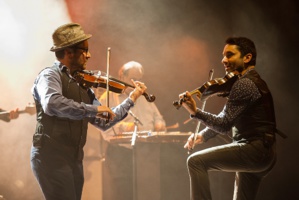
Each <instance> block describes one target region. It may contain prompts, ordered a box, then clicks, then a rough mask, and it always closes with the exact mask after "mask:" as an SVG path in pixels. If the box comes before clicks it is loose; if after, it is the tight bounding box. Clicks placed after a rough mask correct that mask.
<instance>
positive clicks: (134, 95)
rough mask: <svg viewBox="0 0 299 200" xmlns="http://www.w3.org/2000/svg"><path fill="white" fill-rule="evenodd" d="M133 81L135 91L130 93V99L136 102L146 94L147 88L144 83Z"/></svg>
mask: <svg viewBox="0 0 299 200" xmlns="http://www.w3.org/2000/svg"><path fill="white" fill-rule="evenodd" d="M131 81H132V83H133V84H134V86H135V89H134V90H133V91H132V92H131V93H130V95H129V98H130V99H132V101H133V102H135V101H136V100H137V99H138V98H139V97H140V96H141V95H142V94H143V93H144V92H145V90H146V89H147V87H146V86H145V84H144V83H142V82H139V81H134V80H133V79H131Z"/></svg>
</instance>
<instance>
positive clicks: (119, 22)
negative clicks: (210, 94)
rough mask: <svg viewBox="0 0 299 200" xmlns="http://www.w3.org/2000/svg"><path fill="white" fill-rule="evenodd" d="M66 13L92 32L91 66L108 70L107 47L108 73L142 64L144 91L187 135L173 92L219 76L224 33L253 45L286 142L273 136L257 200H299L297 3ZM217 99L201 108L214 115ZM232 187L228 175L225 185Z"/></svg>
mask: <svg viewBox="0 0 299 200" xmlns="http://www.w3.org/2000/svg"><path fill="white" fill-rule="evenodd" d="M68 9H69V13H70V16H71V18H72V20H73V21H74V22H79V23H80V24H82V26H83V27H84V28H85V30H86V32H89V33H91V34H93V37H92V38H91V39H90V50H91V53H92V56H93V57H92V58H91V60H90V63H89V64H90V65H89V67H90V69H94V70H96V69H97V70H103V71H105V70H106V60H107V59H106V55H107V52H106V51H107V47H111V60H110V74H111V75H113V76H117V70H118V68H119V67H120V66H121V65H122V64H124V63H125V62H127V61H130V60H135V61H138V62H140V63H142V64H143V66H144V67H145V77H144V80H143V81H144V82H145V83H146V84H147V86H148V91H149V93H153V94H155V95H156V97H157V100H156V101H155V102H156V104H157V106H158V108H159V109H160V111H161V113H162V114H163V116H164V118H165V120H166V122H167V125H168V126H169V125H172V124H174V123H176V122H178V123H179V124H180V127H179V128H178V130H179V131H193V130H194V129H195V124H194V122H189V123H188V124H186V125H184V124H183V122H184V121H185V120H186V119H188V115H187V113H186V111H185V110H183V109H181V110H179V111H178V110H176V109H175V108H174V107H173V106H172V102H173V101H174V100H176V99H177V97H178V94H180V93H181V92H183V91H185V90H193V89H195V88H197V87H199V86H200V85H201V84H202V83H203V82H205V81H206V80H207V78H208V72H209V69H211V68H213V69H214V70H215V74H214V77H222V76H223V75H224V69H223V66H222V64H221V62H220V61H221V59H222V50H223V47H224V41H225V39H226V38H227V37H228V36H246V37H249V38H251V39H252V40H253V41H255V44H256V48H257V52H258V57H257V65H256V69H257V70H258V72H259V73H260V74H261V76H262V77H263V78H264V79H265V80H266V81H267V83H268V85H269V87H270V89H271V91H272V93H273V96H274V101H275V109H276V117H277V124H278V128H279V129H280V130H281V131H283V132H284V133H286V134H287V135H288V139H286V140H284V139H282V138H281V137H278V141H277V144H278V145H277V150H278V161H277V165H276V166H275V168H274V169H273V171H272V173H271V174H270V175H269V176H268V177H266V178H265V180H264V181H263V183H262V185H261V188H260V193H259V196H258V199H260V200H266V199H269V200H270V199H271V200H272V199H275V200H276V199H277V200H280V199H295V197H297V198H299V194H298V182H299V180H298V178H299V174H298V170H297V167H298V158H297V156H296V153H297V152H298V145H297V144H298V138H299V136H298V123H297V119H298V117H297V116H298V108H299V107H298V100H299V99H298V91H299V90H298V83H297V75H298V64H297V59H298V56H299V54H298V53H299V51H298V44H299V43H298V36H299V30H298V28H299V27H298V25H299V23H298V22H299V10H298V3H297V1H295V0H286V1H269V0H266V1H259V0H251V1H232V0H227V1H204V0H184V1H173V0H151V1H146V0H126V1H117V0H110V1H105V0H101V1H93V0H87V1H85V3H84V4H82V3H81V1H68ZM215 98H216V99H210V100H209V101H208V102H207V106H206V110H207V111H209V112H212V113H218V112H219V111H220V110H221V109H222V106H223V103H224V100H223V99H219V98H217V97H215ZM211 145H213V143H211ZM230 182H233V181H231V176H230V175H228V176H227V181H225V180H224V184H232V183H230ZM228 193H230V191H229V190H228ZM230 195H231V194H230ZM228 196H229V195H228ZM224 198H225V195H224V196H223V199H224ZM186 199H188V198H187V197H186ZM228 199H231V196H229V197H228Z"/></svg>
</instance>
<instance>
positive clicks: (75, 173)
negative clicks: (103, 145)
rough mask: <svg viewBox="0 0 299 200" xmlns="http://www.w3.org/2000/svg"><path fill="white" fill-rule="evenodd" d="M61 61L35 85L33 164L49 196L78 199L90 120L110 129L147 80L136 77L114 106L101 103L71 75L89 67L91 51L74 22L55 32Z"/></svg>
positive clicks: (55, 48) (60, 199)
mask: <svg viewBox="0 0 299 200" xmlns="http://www.w3.org/2000/svg"><path fill="white" fill-rule="evenodd" d="M52 37H53V43H54V45H53V47H52V48H51V51H53V52H55V55H56V58H57V61H55V63H54V64H53V66H51V67H47V68H45V69H43V70H42V71H41V72H40V73H39V74H38V76H37V78H36V80H35V82H34V85H33V87H32V94H33V97H34V100H35V104H36V112H37V126H36V131H35V133H34V135H33V145H32V149H31V167H32V170H33V172H34V175H35V177H36V179H37V181H38V183H39V185H40V187H41V189H42V192H43V194H44V197H45V199H47V200H67V199H69V200H76V199H77V200H79V199H81V195H82V188H83V184H84V176H83V165H82V160H83V147H84V145H85V142H86V134H87V127H88V123H91V124H92V125H94V126H95V127H97V128H99V129H101V130H107V129H108V128H110V127H112V126H113V125H115V124H116V123H117V122H119V121H121V120H122V119H124V118H125V117H126V116H127V112H128V111H129V110H130V108H131V107H133V106H134V103H135V101H136V100H137V99H138V98H139V97H140V96H141V95H142V94H143V93H144V92H145V90H146V86H145V84H144V83H142V82H139V81H133V80H132V83H133V85H134V86H135V89H134V90H133V91H132V92H131V93H130V95H129V96H128V98H126V99H125V100H124V101H122V102H120V103H119V105H117V106H115V108H113V109H110V108H109V107H107V106H104V105H102V104H101V103H100V102H99V101H98V100H97V99H96V98H95V95H94V93H93V91H92V90H91V89H90V88H86V87H84V86H82V85H80V84H79V83H77V82H76V80H75V79H74V78H73V75H74V73H75V72H76V71H81V70H84V69H85V68H86V63H87V61H88V59H89V58H90V57H91V54H90V52H89V50H88V39H90V38H91V35H90V34H85V33H84V31H83V29H82V27H81V26H80V25H79V24H76V23H68V24H64V25H62V26H60V27H58V28H57V29H56V30H55V31H54V33H53V35H52Z"/></svg>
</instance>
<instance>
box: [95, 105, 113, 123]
mask: <svg viewBox="0 0 299 200" xmlns="http://www.w3.org/2000/svg"><path fill="white" fill-rule="evenodd" d="M115 116H116V115H115V113H114V112H113V111H112V110H111V109H110V108H109V107H107V106H98V114H97V116H96V117H99V118H103V119H108V120H109V121H111V120H113V119H114V117H115Z"/></svg>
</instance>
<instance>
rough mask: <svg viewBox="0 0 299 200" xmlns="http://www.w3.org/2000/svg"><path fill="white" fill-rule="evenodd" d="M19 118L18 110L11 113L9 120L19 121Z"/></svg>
mask: <svg viewBox="0 0 299 200" xmlns="http://www.w3.org/2000/svg"><path fill="white" fill-rule="evenodd" d="M18 117H19V108H16V109H14V110H11V111H10V112H9V119H17V118H18Z"/></svg>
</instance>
